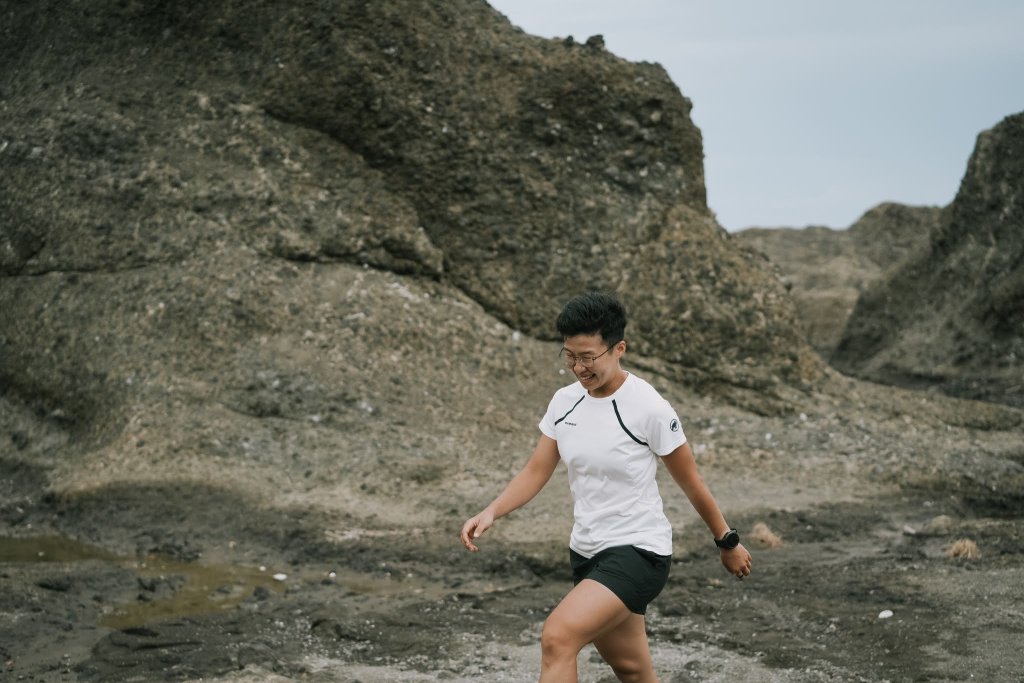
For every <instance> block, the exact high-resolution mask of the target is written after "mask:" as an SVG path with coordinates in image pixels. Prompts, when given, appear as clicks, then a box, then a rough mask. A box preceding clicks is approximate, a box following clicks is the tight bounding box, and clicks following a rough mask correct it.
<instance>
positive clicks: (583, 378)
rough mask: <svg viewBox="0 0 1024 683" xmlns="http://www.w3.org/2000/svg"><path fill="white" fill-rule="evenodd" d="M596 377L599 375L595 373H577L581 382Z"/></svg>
mask: <svg viewBox="0 0 1024 683" xmlns="http://www.w3.org/2000/svg"><path fill="white" fill-rule="evenodd" d="M595 377H597V375H594V374H592V373H587V374H583V373H580V374H578V375H576V379H578V380H579V381H581V382H590V381H592V380H593V379H594V378H595Z"/></svg>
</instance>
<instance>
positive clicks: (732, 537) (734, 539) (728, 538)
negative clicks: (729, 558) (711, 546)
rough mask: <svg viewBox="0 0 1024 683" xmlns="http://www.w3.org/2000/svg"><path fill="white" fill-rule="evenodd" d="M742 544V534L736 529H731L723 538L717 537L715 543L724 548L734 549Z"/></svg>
mask: <svg viewBox="0 0 1024 683" xmlns="http://www.w3.org/2000/svg"><path fill="white" fill-rule="evenodd" d="M739 544H740V535H739V532H737V531H736V530H735V529H729V530H728V531H726V532H725V535H724V536H722V537H721V538H716V539H715V545H717V546H718V547H719V548H721V549H722V550H732V549H733V548H735V547H736V546H738V545H739Z"/></svg>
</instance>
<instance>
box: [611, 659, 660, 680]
mask: <svg viewBox="0 0 1024 683" xmlns="http://www.w3.org/2000/svg"><path fill="white" fill-rule="evenodd" d="M606 661H607V660H606ZM607 663H608V666H610V667H611V668H612V671H613V672H614V673H615V677H616V678H618V679H619V680H620V681H622V683H633V682H634V681H636V682H639V681H645V680H650V679H649V678H647V674H648V672H649V671H651V661H650V660H649V659H648V660H646V661H644V660H640V659H636V658H632V657H618V658H616V659H615V660H614V661H609V662H607Z"/></svg>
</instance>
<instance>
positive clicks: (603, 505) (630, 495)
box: [540, 373, 686, 557]
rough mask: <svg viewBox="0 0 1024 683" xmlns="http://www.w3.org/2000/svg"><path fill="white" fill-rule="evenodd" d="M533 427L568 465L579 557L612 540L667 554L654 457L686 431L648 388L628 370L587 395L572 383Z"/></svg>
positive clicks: (668, 539)
mask: <svg viewBox="0 0 1024 683" xmlns="http://www.w3.org/2000/svg"><path fill="white" fill-rule="evenodd" d="M540 430H541V432H543V433H544V434H545V435H547V436H549V437H551V438H552V439H554V440H555V441H557V442H558V453H559V455H560V456H561V458H562V461H563V462H564V463H565V465H566V467H567V468H568V471H569V488H570V490H571V491H572V497H573V501H574V507H573V516H574V524H573V527H572V536H571V538H570V539H569V547H570V548H572V549H573V550H575V551H576V552H578V553H579V554H580V555H583V556H584V557H593V556H594V555H595V554H597V553H598V552H600V551H601V550H603V549H605V548H609V547H611V546H617V545H634V546H637V547H638V548H643V549H644V550H650V551H652V552H655V553H658V554H659V555H671V554H672V526H671V525H670V524H669V521H668V518H667V517H665V513H664V511H663V510H662V502H661V494H660V493H659V492H658V484H657V482H656V481H655V474H656V473H657V470H658V458H657V457H656V456H665V455H668V454H669V453H671V452H672V451H674V450H675V449H676V448H678V447H679V446H681V445H683V444H684V443H686V436H685V435H684V434H683V429H682V427H681V426H680V424H679V418H678V417H677V416H676V412H675V410H673V408H672V406H671V405H669V403H668V401H666V400H665V399H664V398H662V397H661V394H659V393H658V391H657V390H656V389H655V388H654V387H652V386H651V385H650V384H648V383H647V382H645V381H644V380H642V379H640V378H639V377H637V376H636V375H633V374H632V373H630V374H629V375H627V376H626V380H625V382H623V383H622V386H620V387H619V388H618V389H617V390H616V391H615V393H614V394H612V395H611V396H608V397H606V398H594V397H593V396H591V395H590V394H588V393H587V390H586V389H584V388H583V385H581V384H580V383H579V382H576V383H575V384H571V385H569V386H567V387H563V388H562V389H559V390H558V391H557V392H555V395H554V397H552V399H551V403H549V404H548V410H547V412H546V413H545V414H544V417H543V419H541V421H540Z"/></svg>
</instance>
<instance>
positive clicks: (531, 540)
mask: <svg viewBox="0 0 1024 683" xmlns="http://www.w3.org/2000/svg"><path fill="white" fill-rule="evenodd" d="M915 400H916V399H915ZM950 405H959V404H950ZM965 405H966V404H965ZM685 407H686V406H684V408H685ZM691 408H692V407H691ZM687 409H689V408H687ZM709 412H711V411H709ZM871 412H872V414H873V415H874V417H872V418H871V419H866V418H848V417H843V416H842V414H841V413H835V412H828V411H824V410H823V411H822V413H821V414H820V415H812V416H809V417H808V416H807V415H802V416H799V417H796V416H793V417H788V418H765V417H759V416H756V415H752V414H748V413H744V412H742V411H739V410H737V409H727V408H716V409H715V411H714V413H715V414H717V415H719V417H718V418H715V419H704V420H695V421H692V422H691V423H690V425H689V429H688V435H689V437H690V440H691V442H692V443H693V444H694V447H695V450H696V451H697V452H698V453H700V456H699V457H700V460H701V462H702V468H703V470H702V471H703V472H704V475H705V478H706V479H707V480H708V481H709V483H710V484H711V486H712V488H713V489H714V490H715V491H716V495H718V498H719V500H720V501H721V502H722V503H723V506H724V507H725V508H726V510H727V513H728V514H729V517H730V521H731V522H732V523H733V524H734V525H736V526H737V527H738V528H739V529H740V530H741V531H743V532H744V533H745V534H746V535H747V536H748V537H750V538H751V540H749V541H748V544H749V546H750V547H751V549H752V550H753V552H754V554H755V573H754V576H753V577H752V578H751V579H749V580H747V581H744V582H738V581H735V580H733V579H732V578H731V577H729V576H728V575H727V574H726V573H725V572H724V571H723V570H722V568H721V567H720V566H719V565H718V563H717V556H716V553H715V552H714V550H713V548H711V547H709V546H710V543H709V540H708V539H707V537H706V532H705V531H704V530H703V529H702V528H701V527H700V525H699V522H698V521H697V520H696V517H695V515H694V514H693V513H692V511H690V510H688V508H687V506H686V504H685V500H684V499H683V496H682V494H680V493H679V492H678V491H672V489H671V488H669V487H668V486H667V485H665V486H663V491H664V493H665V497H666V501H667V509H668V511H669V514H670V517H671V518H672V519H673V520H674V521H675V524H676V545H677V552H676V558H675V564H674V566H673V570H672V576H671V578H670V580H669V583H668V586H667V588H666V590H665V592H664V593H663V594H662V595H661V596H660V597H659V598H658V599H657V600H656V602H655V603H654V605H653V606H652V608H651V610H650V612H649V615H648V628H649V632H650V636H651V642H652V648H653V652H654V657H655V660H656V665H657V668H658V670H659V673H660V676H661V680H662V681H786V682H789V681H800V682H805V681H806V682H818V681H994V682H999V681H1021V680H1024V673H1022V672H1024V655H1022V654H1021V653H1022V650H1024V648H1022V645H1024V573H1022V569H1021V560H1022V558H1024V522H1022V514H1021V507H1020V502H1021V501H1020V497H1019V496H1018V495H1016V494H1011V495H1001V494H1000V492H999V486H1000V481H1001V480H1005V478H1006V477H1007V476H1009V475H1007V474H1006V472H1009V473H1010V474H1011V475H1012V474H1013V473H1014V472H1018V471H1019V469H1020V464H1021V463H1022V462H1024V445H1022V440H1021V427H1020V423H1019V421H1018V418H1017V417H1014V415H1015V414H1014V413H1004V414H1002V417H1001V418H999V419H998V420H996V421H995V423H986V422H985V420H980V419H975V418H971V419H966V420H961V424H950V423H949V422H948V421H946V422H944V421H942V420H936V419H934V418H933V417H932V418H928V417H927V416H925V417H922V418H920V420H918V421H913V420H910V419H908V418H907V417H906V413H905V412H903V413H900V412H898V411H897V412H892V413H890V414H888V415H878V414H877V413H878V410H877V406H875V408H874V409H873V410H872V411H871ZM1007 416H1009V417H1007ZM1018 417H1019V416H1018ZM1000 420H1001V421H1000ZM972 458H973V459H975V461H976V463H980V464H976V466H973V468H966V465H964V464H963V463H965V462H967V461H970V460H971V459H972ZM0 462H2V464H3V467H4V470H3V472H4V479H5V480H6V481H5V487H6V490H5V496H6V501H5V502H4V506H3V508H2V510H0V511H2V524H3V525H2V527H0V531H2V534H0V535H2V536H3V538H2V539H0V587H2V590H0V657H2V662H0V663H2V669H0V672H2V673H0V679H2V680H11V681H16V680H18V681H20V680H24V681H164V680H173V681H199V680H202V681H223V682H225V683H227V682H234V683H239V682H242V681H252V682H256V681H261V682H262V681H269V682H272V683H274V682H279V681H292V680H298V681H311V682H321V681H322V682H327V681H363V682H364V683H370V682H383V681H434V680H451V681H528V680H533V679H534V678H535V676H536V674H537V671H538V664H539V648H538V644H537V643H538V637H539V633H540V629H541V625H542V623H543V620H544V618H545V615H546V614H547V613H548V611H549V610H550V609H551V608H552V607H553V606H554V605H555V604H556V603H557V601H558V600H559V598H560V596H561V595H562V594H563V593H564V592H565V591H566V590H567V588H568V585H569V582H568V570H567V566H566V565H567V563H566V558H565V552H566V551H565V549H564V539H565V533H567V531H568V520H567V519H566V518H565V517H566V515H567V514H568V512H569V508H568V505H567V503H566V500H565V499H566V497H567V491H566V490H565V488H564V486H565V482H564V479H560V478H559V477H560V476H562V475H561V474H558V475H556V478H555V480H554V481H552V483H551V484H550V485H549V487H548V489H546V490H545V492H544V493H542V495H541V496H540V497H538V499H537V500H535V501H534V503H533V504H531V506H529V507H528V508H526V509H524V510H522V511H520V512H518V513H516V514H515V515H512V516H511V517H509V518H507V519H506V520H502V521H501V522H499V526H496V527H495V529H494V531H493V534H492V535H489V536H488V537H485V539H484V540H485V541H486V542H485V543H484V544H483V545H482V551H481V552H480V553H478V554H473V555H471V554H469V553H466V552H465V551H464V550H462V549H461V547H460V546H459V544H458V542H457V539H456V534H457V530H458V528H459V526H460V525H461V523H462V520H463V519H464V518H465V516H467V515H468V514H470V513H472V512H475V509H476V508H477V507H479V506H480V505H483V504H484V503H485V502H486V501H487V500H488V499H489V497H490V496H492V495H494V493H496V491H494V490H490V489H488V490H479V491H478V490H471V491H465V490H463V491H456V490H453V489H451V488H447V487H442V486H437V484H436V483H435V484H433V485H434V486H436V487H437V490H436V491H433V492H429V491H428V492H424V491H418V493H417V495H420V496H422V495H423V494H424V493H432V495H434V496H435V498H436V500H437V501H438V502H437V508H438V509H439V510H440V512H439V513H438V514H437V516H436V519H438V520H440V521H439V522H437V523H435V524H430V525H429V526H426V527H424V526H420V525H418V524H417V520H415V519H410V520H408V522H407V523H406V524H397V525H396V524H391V523H389V524H384V523H382V524H379V525H377V526H373V525H367V524H365V520H362V522H361V523H360V525H356V524H355V521H354V520H352V519H347V518H344V517H341V516H337V515H335V516H331V515H329V514H327V513H321V512H317V511H316V510H313V509H303V507H302V506H296V507H294V508H292V509H289V510H280V509H263V508H261V507H259V506H257V505H253V504H251V502H250V501H248V500H247V499H246V498H244V497H242V496H239V495H236V494H233V493H230V492H227V491H225V490H222V489H218V488H214V487H211V488H209V489H206V490H197V489H196V488H194V487H192V488H188V489H181V488H175V487H174V486H172V485H167V486H161V485H152V486H149V487H139V486H125V487H124V488H122V489H116V488H113V489H111V488H106V489H103V492H102V495H99V494H90V493H79V494H75V495H62V496H56V495H45V494H42V493H41V489H42V488H43V482H44V480H45V473H44V472H42V471H37V470H34V469H33V468H32V467H30V466H28V465H24V464H17V463H15V461H13V460H2V461H0ZM972 462H973V461H972ZM986 463H987V464H986ZM1000 467H1003V468H1004V469H1003V470H1000V469H999V468H1000ZM958 468H959V469H958ZM965 468H966V469H965ZM1014 468H1016V469H1014ZM1001 472H1002V473H1001ZM1014 476H1016V475H1014ZM1001 478H1002V479H1001ZM663 483H664V482H663ZM429 485H430V484H426V485H425V486H429ZM385 503H386V501H385ZM758 522H761V523H764V524H766V525H767V526H768V527H769V528H770V529H771V530H772V531H773V532H774V533H775V534H777V535H778V536H779V537H781V539H782V544H781V545H780V546H779V547H777V548H768V547H763V546H761V545H759V544H758V543H757V542H755V541H753V540H752V536H751V533H750V531H751V529H753V527H754V525H755V524H756V523H758ZM72 539H75V540H72ZM958 539H969V540H971V541H973V542H974V543H975V544H976V546H977V548H978V549H979V552H980V554H979V556H977V557H974V558H967V557H960V558H955V557H950V556H949V553H948V550H949V548H950V547H951V546H952V544H953V542H954V541H956V540H958ZM281 574H283V575H285V577H281V576H278V578H276V579H275V578H274V575H281ZM884 610H890V611H891V612H892V616H891V617H889V618H880V616H879V615H880V614H881V613H883V611H884ZM580 671H581V680H584V681H611V680H614V679H613V678H612V677H611V674H610V672H609V670H608V669H607V668H606V667H605V666H604V665H603V663H601V661H600V659H599V657H598V656H597V655H596V653H594V652H592V651H591V650H589V649H588V650H585V651H584V652H583V653H582V654H581V657H580Z"/></svg>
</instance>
